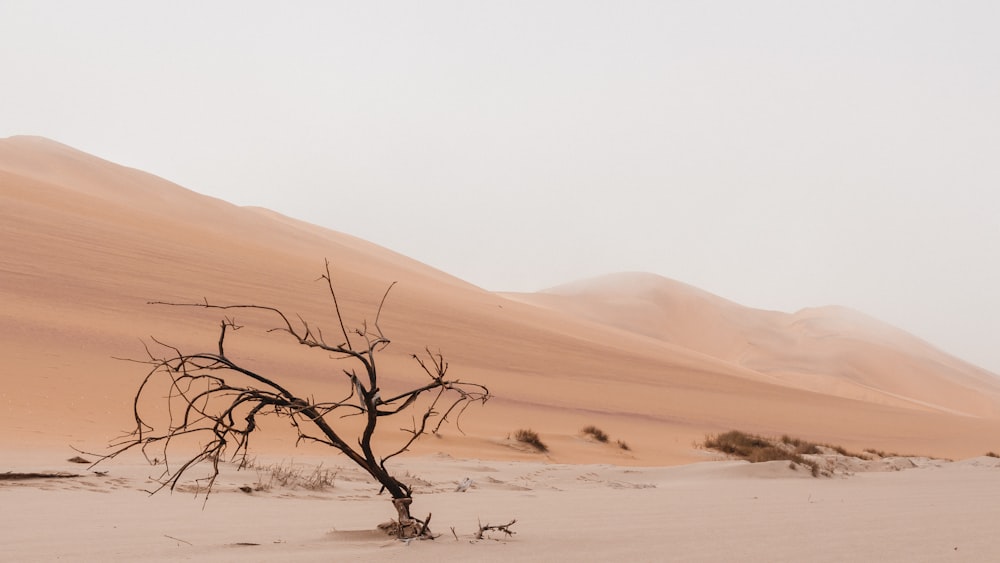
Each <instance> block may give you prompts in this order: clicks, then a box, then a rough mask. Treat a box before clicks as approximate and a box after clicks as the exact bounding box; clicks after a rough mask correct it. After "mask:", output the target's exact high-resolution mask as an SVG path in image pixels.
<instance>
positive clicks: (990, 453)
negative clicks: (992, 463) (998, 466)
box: [986, 451, 1000, 457]
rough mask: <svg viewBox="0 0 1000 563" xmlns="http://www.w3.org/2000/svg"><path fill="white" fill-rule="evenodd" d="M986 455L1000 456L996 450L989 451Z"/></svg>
mask: <svg viewBox="0 0 1000 563" xmlns="http://www.w3.org/2000/svg"><path fill="white" fill-rule="evenodd" d="M986 457H1000V454H997V453H996V452H994V451H989V452H986Z"/></svg>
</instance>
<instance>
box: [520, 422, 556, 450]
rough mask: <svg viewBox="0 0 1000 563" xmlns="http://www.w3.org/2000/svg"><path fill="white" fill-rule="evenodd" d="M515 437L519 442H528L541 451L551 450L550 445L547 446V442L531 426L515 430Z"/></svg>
mask: <svg viewBox="0 0 1000 563" xmlns="http://www.w3.org/2000/svg"><path fill="white" fill-rule="evenodd" d="M514 439H515V440H517V441H518V442H522V443H524V444H528V445H529V446H531V447H533V448H535V449H536V450H538V451H540V452H547V451H549V447H548V446H546V445H545V443H544V442H542V440H541V438H539V437H538V432H535V431H534V430H532V429H530V428H527V429H525V428H522V429H520V430H518V431H517V432H515V433H514Z"/></svg>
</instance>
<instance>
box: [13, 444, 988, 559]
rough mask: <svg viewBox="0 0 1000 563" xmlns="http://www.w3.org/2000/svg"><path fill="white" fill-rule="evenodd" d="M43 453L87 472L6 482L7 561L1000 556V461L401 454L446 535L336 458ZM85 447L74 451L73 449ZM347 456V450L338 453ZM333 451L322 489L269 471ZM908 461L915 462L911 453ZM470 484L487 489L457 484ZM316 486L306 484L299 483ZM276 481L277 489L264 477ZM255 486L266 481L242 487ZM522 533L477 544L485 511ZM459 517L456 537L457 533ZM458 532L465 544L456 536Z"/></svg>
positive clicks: (421, 502) (19, 464)
mask: <svg viewBox="0 0 1000 563" xmlns="http://www.w3.org/2000/svg"><path fill="white" fill-rule="evenodd" d="M60 453H66V452H55V451H33V452H29V453H22V454H19V455H17V456H16V460H15V461H14V462H13V463H11V462H9V461H5V462H3V463H2V464H0V465H2V466H0V473H3V472H5V471H39V470H44V471H53V472H58V471H63V472H71V473H74V474H79V475H81V476H80V477H76V478H63V479H35V480H23V481H0V505H2V506H4V507H5V510H4V511H3V512H2V514H0V529H2V530H3V542H2V543H0V560H4V561H55V560H59V561H136V560H143V561H181V560H184V561H273V560H276V559H280V560H295V561H330V560H337V561H343V560H362V559H364V560H368V561H390V560H400V559H402V558H404V557H405V558H406V559H407V560H412V561H473V560H475V561H503V560H515V561H554V560H562V561H567V560H573V561H610V560H622V559H627V560H633V561H734V560H736V561H988V560H996V559H997V558H998V557H1000V544H998V542H997V541H996V539H995V531H996V522H997V521H998V517H1000V460H997V459H995V458H987V457H982V458H974V459H969V460H965V461H959V462H944V461H933V460H927V459H918V460H915V462H916V464H917V466H916V467H913V468H910V469H904V470H899V471H879V472H859V473H853V474H849V475H845V474H838V475H836V476H834V477H831V478H813V477H810V476H808V474H807V473H805V472H803V471H793V470H791V469H789V468H788V465H787V463H786V462H770V463H764V464H748V463H746V462H742V461H714V462H703V463H696V464H690V465H685V466H675V467H644V468H634V467H621V466H613V465H576V464H569V465H568V464H551V463H539V462H498V461H484V460H475V459H456V458H452V457H451V456H449V455H447V454H443V453H442V454H437V455H431V456H421V457H416V458H410V459H405V460H401V461H400V463H399V464H398V469H399V474H400V475H403V476H404V480H408V481H409V482H410V483H411V484H412V485H413V486H414V488H415V491H416V494H415V504H414V511H415V513H420V514H421V515H423V514H426V513H431V514H433V516H432V525H431V528H432V529H433V531H434V532H435V533H437V534H440V535H439V537H438V538H437V539H436V540H434V541H411V542H409V543H404V542H402V541H399V540H395V539H392V538H389V537H386V536H384V535H383V534H382V533H381V532H378V531H375V530H376V526H377V524H379V523H380V522H383V521H386V520H388V519H389V518H390V517H391V516H392V514H393V510H392V507H391V505H390V503H389V501H388V500H386V498H385V497H384V496H379V495H378V489H377V487H376V486H375V485H373V484H371V483H370V482H368V481H367V480H365V479H364V478H363V476H362V475H361V474H360V473H359V471H358V470H355V469H353V468H351V467H347V466H344V465H342V464H341V465H338V464H336V463H332V464H331V463H330V461H331V460H330V459H325V460H318V459H317V458H301V457H300V458H294V459H293V458H288V457H286V458H267V459H257V460H256V464H257V465H258V466H260V467H258V468H256V469H244V470H242V471H237V470H236V469H235V467H234V466H231V465H226V466H224V468H223V474H222V476H221V477H220V478H219V480H218V481H217V483H216V486H215V489H214V491H213V493H212V494H211V495H210V496H209V497H208V499H207V501H206V500H205V497H204V495H199V496H196V494H195V492H194V491H195V489H196V488H197V483H195V482H193V481H186V482H185V483H184V484H182V486H181V487H179V490H177V491H174V492H173V493H170V492H169V491H162V492H160V493H158V494H156V495H153V496H150V495H149V494H147V493H146V492H144V490H145V489H149V488H150V487H151V486H153V485H155V483H154V482H152V481H150V479H149V476H150V475H151V474H152V473H153V472H154V471H155V468H151V467H149V466H147V465H144V464H141V463H138V462H137V461H136V460H134V459H133V460H116V461H113V462H110V463H107V464H106V465H99V466H97V467H96V468H93V469H95V470H98V471H106V472H107V473H106V474H103V475H97V474H95V473H93V472H92V471H91V470H90V469H88V467H87V466H85V465H76V464H71V463H67V462H64V461H61V460H60V458H59V457H58V456H59V454H60ZM69 453H75V452H71V451H70V452H69ZM334 460H336V458H334ZM320 463H322V465H321V466H319V467H321V468H322V469H324V470H329V471H331V473H332V474H334V475H335V477H333V478H332V485H331V486H326V487H322V488H320V489H317V490H310V489H307V488H304V487H303V486H302V485H301V484H299V485H296V481H291V482H287V484H284V485H282V484H281V483H280V482H279V481H275V480H273V479H272V478H271V476H270V472H269V470H268V469H267V468H268V467H273V466H274V465H277V466H279V467H282V468H285V469H287V468H291V467H298V468H300V469H301V471H302V474H303V475H304V476H308V475H309V474H310V472H311V471H312V470H313V469H315V468H316V467H317V466H318V465H319V464H320ZM905 465H910V463H909V461H908V460H907V463H906V464H905ZM465 478H471V479H472V480H473V481H474V485H473V486H472V487H471V488H470V489H469V490H468V491H466V492H456V491H455V488H456V484H457V483H458V482H459V481H461V480H463V479H465ZM299 483H301V481H299ZM267 484H270V486H269V488H268V487H263V485H267ZM241 486H242V487H250V488H256V489H262V488H263V489H266V490H253V491H252V492H250V493H244V492H242V491H241V490H240V489H239V487H241ZM512 519H516V520H517V522H516V523H515V524H514V525H513V526H512V527H511V529H512V530H513V531H514V532H516V533H515V534H514V535H513V536H506V535H504V534H502V533H499V532H492V533H488V534H487V538H486V539H482V540H476V539H475V538H474V534H475V532H476V531H477V528H478V524H479V522H482V523H484V524H486V523H489V524H502V523H506V522H508V521H510V520H512ZM452 528H454V534H453V533H452ZM456 536H457V539H456Z"/></svg>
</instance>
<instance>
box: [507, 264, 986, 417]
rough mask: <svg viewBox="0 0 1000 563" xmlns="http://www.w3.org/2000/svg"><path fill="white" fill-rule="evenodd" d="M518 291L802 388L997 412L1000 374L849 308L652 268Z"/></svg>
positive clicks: (941, 407) (915, 404)
mask: <svg viewBox="0 0 1000 563" xmlns="http://www.w3.org/2000/svg"><path fill="white" fill-rule="evenodd" d="M512 297H514V298H516V299H519V300H521V301H524V302H527V303H533V304H536V305H539V306H544V307H548V308H550V309H553V310H557V311H560V312H565V313H567V314H572V315H575V316H578V317H581V318H585V319H588V320H591V321H595V322H599V323H603V324H607V325H609V326H612V327H615V328H619V329H623V330H626V331H630V332H634V333H637V334H641V335H644V336H648V337H651V338H655V339H658V340H662V341H665V342H670V343H673V344H678V345H680V346H684V347H686V348H689V349H691V350H697V351H700V352H703V353H705V354H708V355H710V356H713V357H716V358H719V359H721V360H725V361H726V362H729V363H732V364H733V365H736V366H740V367H743V368H747V369H750V370H753V371H756V372H760V373H764V374H769V375H773V376H775V377H777V378H778V379H780V380H781V381H782V382H783V383H785V384H787V385H789V386H793V387H796V388H800V389H808V390H811V391H816V392H819V393H824V394H830V395H837V396H842V397H848V398H853V399H859V400H864V401H870V402H877V403H882V404H887V405H897V406H904V407H905V406H912V407H918V406H925V407H928V408H932V409H936V410H940V411H943V412H952V413H955V414H965V415H968V416H983V417H996V416H997V415H998V411H997V406H998V405H1000V387H998V385H997V383H998V381H1000V380H998V378H997V377H996V376H995V375H994V374H991V373H988V372H986V371H985V370H982V369H980V368H977V367H976V366H973V365H971V364H968V363H965V362H962V361H960V360H959V359H957V358H954V357H952V356H949V355H948V354H945V353H944V352H941V351H940V350H937V349H936V348H934V347H933V346H931V345H930V344H928V343H926V342H924V341H921V340H920V339H918V338H916V337H914V336H913V335H910V334H908V333H906V332H904V331H902V330H900V329H897V328H895V327H892V326H889V325H887V324H885V323H882V322H880V321H878V320H876V319H873V318H871V317H868V316H866V315H864V314H862V313H860V312H857V311H852V310H850V309H846V308H843V307H818V308H810V309H803V310H801V311H798V312H796V313H794V314H787V313H781V312H776V311H764V310H758V309H752V308H749V307H744V306H742V305H739V304H737V303H733V302H731V301H727V300H725V299H723V298H721V297H719V296H716V295H712V294H709V293H707V292H704V291H701V290H699V289H697V288H694V287H691V286H688V285H686V284H683V283H680V282H677V281H674V280H670V279H667V278H663V277H660V276H655V275H652V274H639V273H625V274H614V275H609V276H603V277H600V278H596V279H591V280H583V281H579V282H574V283H571V284H567V285H564V286H560V287H555V288H552V289H549V290H546V291H543V292H539V293H535V294H527V295H514V296H512Z"/></svg>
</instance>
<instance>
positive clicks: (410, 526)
mask: <svg viewBox="0 0 1000 563" xmlns="http://www.w3.org/2000/svg"><path fill="white" fill-rule="evenodd" d="M412 502H413V499H412V498H409V497H407V498H394V499H392V505H393V506H395V507H396V512H397V513H399V537H400V538H404V539H405V538H415V537H417V535H419V534H420V533H421V532H422V531H423V530H421V525H420V522H417V521H416V520H414V519H413V517H412V516H410V504H411V503H412Z"/></svg>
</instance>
